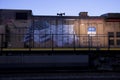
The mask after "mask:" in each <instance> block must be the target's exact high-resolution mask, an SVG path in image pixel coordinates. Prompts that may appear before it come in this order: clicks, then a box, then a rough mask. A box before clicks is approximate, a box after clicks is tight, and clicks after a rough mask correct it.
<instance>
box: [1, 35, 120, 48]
mask: <svg viewBox="0 0 120 80" xmlns="http://www.w3.org/2000/svg"><path fill="white" fill-rule="evenodd" d="M25 35H26V34H10V35H9V36H8V34H0V48H1V50H2V49H3V48H29V49H31V48H44V49H45V48H51V49H54V48H74V49H76V48H89V49H91V48H96V49H99V48H110V47H116V46H115V45H110V41H109V40H110V37H108V36H107V35H95V36H89V35H75V34H34V35H30V36H29V39H27V40H26V41H25ZM118 47H119V46H118Z"/></svg>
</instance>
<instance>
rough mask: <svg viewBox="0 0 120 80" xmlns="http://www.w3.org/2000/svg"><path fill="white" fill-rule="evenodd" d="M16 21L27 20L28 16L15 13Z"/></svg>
mask: <svg viewBox="0 0 120 80" xmlns="http://www.w3.org/2000/svg"><path fill="white" fill-rule="evenodd" d="M15 18H16V20H27V19H28V14H27V13H16V17H15Z"/></svg>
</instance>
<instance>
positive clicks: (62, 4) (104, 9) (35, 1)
mask: <svg viewBox="0 0 120 80" xmlns="http://www.w3.org/2000/svg"><path fill="white" fill-rule="evenodd" d="M0 9H30V10H32V11H33V15H56V14H57V13H64V12H65V14H66V15H68V16H69V15H70V16H78V13H79V12H82V11H86V12H88V15H90V16H99V15H101V14H104V13H109V12H113V13H117V12H119V13H120V0H0Z"/></svg>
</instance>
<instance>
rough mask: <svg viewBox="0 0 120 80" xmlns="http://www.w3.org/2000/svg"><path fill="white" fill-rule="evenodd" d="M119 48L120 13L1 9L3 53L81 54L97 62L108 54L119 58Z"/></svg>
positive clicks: (0, 33)
mask: <svg viewBox="0 0 120 80" xmlns="http://www.w3.org/2000/svg"><path fill="white" fill-rule="evenodd" d="M65 51H66V52H65ZM119 52H120V13H105V14H102V15H100V16H89V15H88V12H80V13H79V15H78V16H66V15H65V14H64V15H62V14H60V15H33V14H32V10H15V9H0V53H1V55H4V54H12V55H15V54H19V55H20V54H23V55H25V54H32V55H34V54H35V53H37V54H39V55H41V54H42V55H43V54H48V55H49V54H50V55H51V54H52V55H53V54H54V55H57V54H60V55H62V54H63V55H69V54H72V55H73V54H76V55H80V54H81V55H88V56H89V57H90V58H89V59H90V60H92V61H93V62H92V63H91V64H93V63H95V60H96V59H97V61H99V60H100V59H101V58H103V57H104V58H105V59H106V56H107V58H108V57H109V59H110V60H111V59H113V58H114V60H115V61H118V60H116V57H118V56H119ZM14 53H15V54H14ZM106 53H108V54H106ZM110 53H112V56H111V55H110ZM115 53H116V54H115ZM113 55H114V56H113ZM99 56H102V57H100V58H99ZM118 64H119V63H118Z"/></svg>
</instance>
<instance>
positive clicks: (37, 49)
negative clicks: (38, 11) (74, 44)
mask: <svg viewBox="0 0 120 80" xmlns="http://www.w3.org/2000/svg"><path fill="white" fill-rule="evenodd" d="M88 50H93V51H96V50H100V51H106V50H111V51H112V50H113V51H114V50H118V51H119V50H120V48H99V49H98V48H2V51H88Z"/></svg>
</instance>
